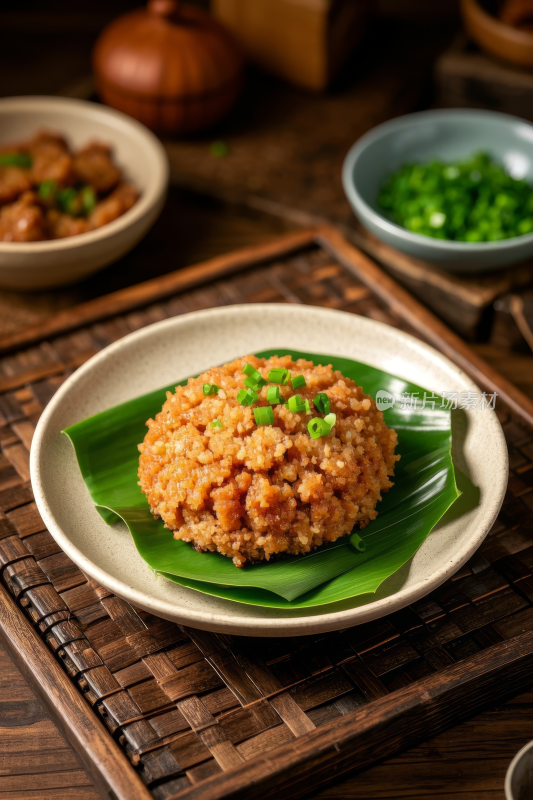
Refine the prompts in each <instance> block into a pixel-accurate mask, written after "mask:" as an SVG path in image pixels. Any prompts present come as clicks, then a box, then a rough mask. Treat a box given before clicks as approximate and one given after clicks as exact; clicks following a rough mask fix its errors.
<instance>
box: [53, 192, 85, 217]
mask: <svg viewBox="0 0 533 800" xmlns="http://www.w3.org/2000/svg"><path fill="white" fill-rule="evenodd" d="M57 202H58V203H59V205H60V206H61V209H62V211H64V212H65V213H66V214H74V215H76V214H79V213H80V210H81V208H80V206H81V203H80V199H79V197H78V193H77V191H76V189H61V190H60V191H59V192H58V193H57Z"/></svg>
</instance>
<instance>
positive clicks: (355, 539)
mask: <svg viewBox="0 0 533 800" xmlns="http://www.w3.org/2000/svg"><path fill="white" fill-rule="evenodd" d="M350 544H351V545H352V547H355V549H356V550H359V552H360V553H364V552H365V550H366V542H365V540H364V539H361V537H360V536H359V535H358V534H357V533H354V534H352V536H350Z"/></svg>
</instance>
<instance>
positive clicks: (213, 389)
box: [202, 383, 220, 395]
mask: <svg viewBox="0 0 533 800" xmlns="http://www.w3.org/2000/svg"><path fill="white" fill-rule="evenodd" d="M202 391H203V393H204V394H205V395H208V394H218V393H219V392H220V386H217V385H216V383H204V385H203V386H202Z"/></svg>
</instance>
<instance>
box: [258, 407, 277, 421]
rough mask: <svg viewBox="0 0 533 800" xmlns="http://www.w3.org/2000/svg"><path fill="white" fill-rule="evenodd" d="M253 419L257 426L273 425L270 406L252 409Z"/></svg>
mask: <svg viewBox="0 0 533 800" xmlns="http://www.w3.org/2000/svg"><path fill="white" fill-rule="evenodd" d="M254 417H255V421H256V424H257V425H273V424H274V412H273V411H272V409H271V407H270V406H261V407H260V408H254Z"/></svg>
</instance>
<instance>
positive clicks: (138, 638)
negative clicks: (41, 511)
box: [0, 231, 533, 800]
mask: <svg viewBox="0 0 533 800" xmlns="http://www.w3.org/2000/svg"><path fill="white" fill-rule="evenodd" d="M306 236H307V239H306V238H305V237H306ZM314 236H316V235H315V234H305V232H302V233H299V234H291V235H289V237H288V238H287V237H286V238H285V240H282V242H281V243H279V245H278V251H277V252H276V250H275V248H273V246H272V245H266V246H261V247H259V248H257V253H256V261H257V265H254V264H253V261H254V258H253V257H252V256H251V255H250V253H249V252H248V254H247V256H246V259H247V263H248V264H249V266H248V267H247V268H246V269H244V270H242V269H241V271H238V268H239V267H242V263H243V259H242V258H239V257H236V258H235V266H236V268H237V272H236V273H235V274H228V273H229V269H228V264H227V262H226V260H224V259H221V260H219V261H218V262H217V263H218V264H219V268H220V271H221V277H219V278H218V279H217V280H213V278H214V277H215V271H214V270H213V269H211V270H209V269H206V267H205V265H204V266H203V267H201V271H202V276H203V277H204V279H205V278H208V279H209V278H210V279H211V280H210V281H209V282H207V283H206V284H204V285H202V286H200V287H197V288H194V289H192V290H188V291H185V292H183V291H179V289H178V292H177V293H176V294H173V295H170V296H166V297H164V298H163V299H161V298H158V300H157V302H155V303H153V302H152V303H150V302H149V303H148V304H147V303H146V302H143V303H142V307H141V308H139V309H136V310H129V311H128V312H127V313H125V314H124V313H122V314H119V315H118V316H112V317H110V318H109V317H108V318H106V319H100V321H96V322H94V323H92V324H90V325H89V326H87V327H85V328H81V329H79V330H75V331H73V332H71V333H65V334H63V335H59V336H57V337H55V338H54V337H50V338H49V339H48V340H47V341H45V342H43V343H40V344H38V345H36V346H34V347H31V348H30V349H29V350H25V351H24V350H23V351H21V352H19V353H16V354H14V355H7V356H5V357H4V358H3V359H2V360H1V361H0V373H3V375H0V378H5V377H6V376H10V377H11V380H12V384H11V387H10V388H9V389H8V390H7V391H5V392H4V394H2V395H0V414H1V415H2V417H3V420H2V422H3V424H2V425H1V426H0V443H1V444H2V450H3V453H2V456H1V458H2V459H3V461H0V508H1V510H2V516H1V519H0V567H1V569H2V577H3V582H4V585H5V587H6V589H7V593H5V595H4V597H3V598H2V599H3V602H2V603H0V609H1V614H2V631H3V637H4V641H5V644H6V646H8V648H9V650H10V651H11V652H12V653H13V654H14V656H15V659H16V660H17V662H18V663H19V664H20V665H21V666H23V668H24V670H25V671H26V673H30V672H31V673H32V674H33V676H34V679H35V680H36V681H37V684H38V685H39V694H40V696H41V697H42V698H44V700H45V702H46V703H47V704H48V706H52V707H53V708H54V713H55V714H59V717H60V719H61V724H62V728H63V730H65V731H66V732H67V738H68V740H69V741H70V743H71V744H72V746H74V747H75V748H77V750H78V752H79V753H80V754H81V755H82V758H83V763H84V764H85V765H86V767H87V769H88V770H89V772H90V774H92V775H93V776H94V779H95V783H96V784H97V785H99V786H100V789H101V791H102V792H103V796H105V797H116V798H120V800H122V798H126V797H128V798H129V797H132V796H134V797H139V798H140V797H142V796H143V793H144V792H145V791H146V790H145V789H144V788H141V785H140V784H139V786H138V788H137V789H135V788H131V787H130V786H129V785H128V780H129V781H134V780H139V777H137V776H140V779H142V781H143V784H145V785H146V786H147V787H148V788H149V790H150V792H151V794H152V796H153V797H154V798H155V800H178V799H179V800H181V798H183V800H185V798H190V800H192V798H202V800H207V799H208V798H210V800H214V799H215V798H217V799H218V798H222V797H224V798H229V797H235V798H237V797H241V798H248V797H252V796H253V797H257V798H259V797H274V796H275V797H282V796H284V797H293V796H294V797H296V796H298V795H299V794H301V793H302V792H309V791H311V790H315V791H316V790H317V789H318V788H319V787H320V786H321V785H323V784H325V783H327V782H329V781H331V779H332V778H333V777H334V776H340V775H341V774H342V773H343V772H344V771H346V770H353V769H354V768H359V769H363V768H365V767H367V766H368V765H369V764H371V763H372V762H374V761H375V760H376V759H379V758H382V757H385V756H388V755H391V754H393V753H395V752H396V751H398V750H400V749H403V748H405V747H408V746H411V745H413V744H416V743H417V742H419V741H420V740H423V739H425V738H427V737H428V736H432V735H435V734H437V733H439V732H440V731H442V730H443V729H445V728H447V727H448V726H449V725H450V724H452V723H453V722H455V721H458V720H460V719H462V718H464V717H465V716H468V715H471V714H473V713H475V712H476V711H478V710H480V709H482V708H483V707H485V706H486V705H487V704H488V703H490V702H491V701H492V702H496V701H500V700H503V699H505V698H506V697H508V696H509V695H510V694H513V693H517V692H519V691H520V690H523V689H524V688H525V687H527V686H528V685H529V683H530V681H531V680H532V678H531V675H532V669H531V668H532V666H533V589H532V588H531V586H533V574H532V573H533V491H532V490H533V481H532V479H531V476H532V475H533V449H532V447H533V431H532V429H531V428H530V427H523V425H522V424H521V423H520V421H519V420H517V418H516V416H515V417H514V418H513V417H512V416H510V415H509V412H508V411H506V410H505V408H504V407H503V406H501V407H500V409H499V413H500V416H501V419H502V422H503V423H504V430H505V433H506V436H507V439H508V443H509V448H510V454H511V468H512V472H511V478H510V484H509V491H508V494H507V497H506V502H505V504H504V507H503V509H502V512H501V514H500V517H499V519H498V521H497V523H496V524H495V526H494V528H493V530H492V531H491V534H490V535H489V537H488V538H487V540H486V541H485V542H484V544H483V545H482V547H481V549H480V551H479V552H478V553H477V554H476V556H474V558H473V559H471V561H470V562H469V563H468V565H466V566H465V567H464V568H462V569H461V570H460V571H459V572H458V573H457V574H456V575H455V576H454V577H453V579H452V580H450V581H448V582H447V583H446V584H445V585H444V586H443V587H441V588H439V589H438V590H436V591H435V592H433V593H432V594H431V595H430V596H428V597H427V598H424V600H422V601H420V602H418V603H415V604H413V606H412V607H410V608H409V609H405V610H404V611H401V612H398V613H396V614H394V615H391V616H390V617H388V618H386V619H383V620H380V621H378V622H376V623H369V624H367V625H364V626H360V627H358V628H352V629H347V630H344V631H341V632H339V633H332V634H326V635H320V636H311V637H304V638H295V639H279V640H276V639H274V640H261V639H246V638H242V637H229V636H221V635H216V634H209V633H205V632H200V631H194V630H192V629H180V628H179V627H178V626H176V625H174V624H173V623H168V622H165V621H163V620H158V619H157V618H155V617H152V616H151V615H148V614H146V613H144V612H142V611H140V610H138V609H133V608H132V607H131V606H129V605H128V604H127V603H125V602H123V601H121V600H120V599H118V598H116V597H114V596H112V595H111V593H110V592H108V591H107V590H105V589H103V588H102V587H99V586H98V585H96V584H95V583H94V582H93V581H92V580H90V579H88V578H87V577H86V576H84V575H83V573H81V572H80V570H79V569H78V568H77V567H76V566H75V565H74V564H72V562H70V561H69V559H68V558H67V557H66V556H64V554H62V553H61V551H60V550H59V548H58V547H57V545H56V544H55V542H54V541H53V539H52V537H51V536H50V534H49V533H48V532H47V531H46V530H45V528H44V525H43V523H42V521H41V520H40V517H39V515H38V512H37V509H36V506H35V504H34V502H33V500H32V495H31V489H30V487H29V484H28V478H29V472H28V448H29V445H30V442H31V436H32V432H33V430H34V427H35V423H36V421H37V419H38V416H39V414H40V413H41V411H42V408H43V407H44V405H45V404H46V402H47V401H48V399H49V398H50V397H51V396H52V394H53V392H54V391H55V389H56V388H57V387H58V386H59V385H60V384H61V382H62V381H63V380H64V378H65V377H66V376H67V375H68V374H70V372H71V371H72V369H75V368H76V367H77V366H78V365H79V364H81V363H83V362H84V361H85V360H87V358H89V357H90V356H91V355H92V354H93V353H94V352H96V351H98V350H99V349H101V348H102V347H103V346H105V345H106V344H108V343H110V342H111V341H114V340H116V339H117V338H119V337H120V336H122V335H124V334H125V333H126V332H128V331H130V330H135V329H137V328H139V327H142V326H144V325H146V324H150V322H153V321H155V320H158V319H163V318H165V317H168V316H172V315H175V314H181V313H186V312H187V311H190V310H193V309H198V308H207V307H212V306H215V305H221V304H223V305H228V304H229V305H231V304H232V303H237V302H254V301H255V302H265V301H266V302H283V303H289V304H290V303H311V304H313V305H318V306H325V307H330V308H339V309H342V310H345V311H348V312H351V313H358V314H363V315H365V316H370V317H372V318H373V319H378V320H381V321H384V322H388V323H389V324H392V325H395V326H397V327H400V328H403V329H405V330H408V331H410V332H412V333H413V334H414V335H417V336H420V337H422V338H427V336H429V337H434V336H435V330H434V329H432V328H431V326H427V325H426V324H424V319H423V315H422V317H420V318H418V317H417V313H418V312H420V314H422V312H421V311H420V310H419V309H418V306H417V304H416V303H414V302H413V301H412V300H410V298H409V297H408V296H407V297H404V294H403V291H402V290H397V291H396V292H395V291H394V286H393V284H392V283H391V280H390V278H387V277H386V276H382V275H381V273H380V271H379V269H378V268H377V267H376V266H375V265H373V264H372V263H371V262H369V260H368V259H367V258H366V257H365V256H363V255H362V254H358V253H357V252H356V251H353V249H352V248H351V247H350V246H348V245H346V244H345V243H344V242H343V240H342V238H341V237H339V235H338V234H337V233H336V232H334V231H322V232H320V234H319V238H321V239H322V242H323V245H322V246H317V245H316V244H314V243H313V237H314ZM326 244H327V248H326V247H325V246H324V245H326ZM298 245H299V247H300V249H296V250H295V247H297V246H298ZM358 276H359V277H358ZM404 300H405V302H403V301H404ZM119 310H122V311H123V310H124V309H123V308H120V309H119ZM426 319H429V318H426ZM424 331H425V334H426V337H424V336H423V333H424ZM442 334H443V331H442V330H441V331H440V335H441V340H442V341H444V342H445V344H446V341H445V339H446V337H444V338H442ZM433 341H434V342H435V341H436V340H435V339H433ZM447 344H448V346H449V344H450V342H449V340H448V342H447ZM49 364H61V365H62V371H61V372H60V373H51V374H50V375H47V373H46V368H47V365H49ZM28 370H29V372H28ZM17 376H18V377H19V378H20V377H21V376H24V380H23V381H20V380H19V382H18V383H17V380H16V378H17ZM15 387H17V388H15ZM9 595H10V596H11V598H12V599H10V598H9ZM13 600H15V601H16V603H17V605H18V606H19V608H20V609H21V610H22V611H23V612H24V613H25V615H26V617H27V619H28V620H29V621H30V622H31V623H32V624H33V629H31V628H30V626H29V623H28V630H26V631H25V629H24V626H21V625H20V624H19V622H18V620H20V611H18V610H17V609H15V608H14V606H13ZM38 635H40V637H41V638H40V639H39V638H38ZM25 638H26V640H27V642H29V643H30V650H29V651H28V657H27V658H25V657H24V647H25V646H26V647H28V644H26V645H24V639H25ZM36 642H38V643H39V646H41V648H44V647H46V646H47V647H48V650H46V656H45V655H42V656H41V664H39V659H38V649H37V647H36ZM32 653H33V655H32ZM30 656H31V657H30ZM53 658H55V659H56V661H53ZM24 662H25V663H24ZM52 664H53V665H54V666H53V667H52V666H51V665H52ZM58 664H61V665H62V668H63V672H61V673H60V677H59V673H57V670H58V669H60V668H59V666H58ZM54 670H55V673H54ZM54 674H55V675H56V677H55V680H57V684H58V685H61V683H63V685H65V682H66V683H67V685H68V686H69V687H70V691H65V692H64V695H62V697H61V701H59V700H58V696H57V691H61V689H58V690H57V691H56V696H55V699H54V691H53V683H54V678H53V676H54ZM72 691H74V692H78V691H79V692H80V694H79V696H78V695H76V697H77V698H78V697H79V700H78V701H77V702H73V703H72V707H71V708H70V709H69V704H68V703H67V702H66V700H65V698H67V697H69V696H71V693H72ZM82 695H83V697H84V699H83V700H82ZM80 703H81V704H82V706H80V705H79V704H80ZM84 704H86V705H84ZM82 709H85V712H86V715H88V716H87V718H86V719H85V716H84V714H83V710H82ZM80 714H81V716H82V717H84V719H85V723H86V724H87V726H88V729H87V731H88V732H86V733H84V732H83V726H82V727H81V729H80V730H78V725H79V715H80ZM92 719H94V729H93V727H92V725H91V720H92ZM73 725H74V726H75V728H76V732H77V733H76V735H74V734H73V730H72V726H73ZM103 726H105V727H106V728H107V733H106V732H105V731H104V730H103ZM109 734H110V735H111V736H112V737H113V738H114V739H115V741H116V742H117V745H118V747H120V748H121V750H122V754H121V753H120V751H119V750H118V748H117V751H116V763H117V765H119V769H117V770H116V773H117V774H116V775H113V773H112V771H111V773H110V770H109V766H108V763H107V764H106V758H107V757H106V748H107V747H109V746H111V747H113V745H110V744H109ZM91 740H92V744H90V745H89V744H88V743H89V741H91ZM101 748H103V749H101ZM127 759H128V760H129V761H130V763H131V765H132V768H130V767H128V765H127ZM122 771H124V772H123V773H122ZM121 773H122V774H123V778H121V777H120V775H121ZM128 776H129V777H128ZM327 791H330V790H327ZM110 792H111V794H110ZM385 796H386V795H385Z"/></svg>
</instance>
